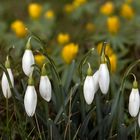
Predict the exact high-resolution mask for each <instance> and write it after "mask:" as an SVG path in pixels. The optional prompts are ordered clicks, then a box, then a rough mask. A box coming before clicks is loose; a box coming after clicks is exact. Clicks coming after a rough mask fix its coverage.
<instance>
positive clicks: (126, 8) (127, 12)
mask: <svg viewBox="0 0 140 140" xmlns="http://www.w3.org/2000/svg"><path fill="white" fill-rule="evenodd" d="M121 15H122V16H123V17H124V18H126V19H132V18H133V17H134V10H133V9H132V7H131V6H130V5H129V4H123V5H122V7H121Z"/></svg>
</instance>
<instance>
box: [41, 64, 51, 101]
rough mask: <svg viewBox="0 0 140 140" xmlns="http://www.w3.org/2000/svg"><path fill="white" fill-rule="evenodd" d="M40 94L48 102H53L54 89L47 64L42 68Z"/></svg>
mask: <svg viewBox="0 0 140 140" xmlns="http://www.w3.org/2000/svg"><path fill="white" fill-rule="evenodd" d="M39 92H40V95H41V97H42V98H43V99H44V100H46V101H47V102H49V101H50V100H51V92H52V87H51V82H50V80H49V78H48V76H47V73H46V68H45V64H44V65H43V67H42V74H41V78H40V83H39Z"/></svg>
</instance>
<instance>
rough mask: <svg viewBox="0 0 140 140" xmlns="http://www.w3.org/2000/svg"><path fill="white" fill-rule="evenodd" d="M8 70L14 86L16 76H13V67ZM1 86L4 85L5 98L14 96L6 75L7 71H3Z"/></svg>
mask: <svg viewBox="0 0 140 140" xmlns="http://www.w3.org/2000/svg"><path fill="white" fill-rule="evenodd" d="M7 72H8V74H9V77H10V80H11V84H12V86H14V77H13V74H12V71H11V69H10V68H8V69H7ZM1 86H2V92H3V95H4V97H5V98H10V97H11V96H12V94H11V90H10V86H9V82H8V79H7V77H6V74H5V72H3V75H2V81H1Z"/></svg>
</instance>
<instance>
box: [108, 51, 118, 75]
mask: <svg viewBox="0 0 140 140" xmlns="http://www.w3.org/2000/svg"><path fill="white" fill-rule="evenodd" d="M109 60H110V64H111V72H112V73H114V72H115V71H116V68H117V55H116V54H115V53H113V54H112V55H111V56H109Z"/></svg>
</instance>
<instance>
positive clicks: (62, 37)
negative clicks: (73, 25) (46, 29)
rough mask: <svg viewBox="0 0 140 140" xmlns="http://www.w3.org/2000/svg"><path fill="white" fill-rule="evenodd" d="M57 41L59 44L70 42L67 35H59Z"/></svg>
mask: <svg viewBox="0 0 140 140" xmlns="http://www.w3.org/2000/svg"><path fill="white" fill-rule="evenodd" d="M57 41H58V43H59V44H65V43H68V42H69V41H70V35H69V34H67V33H60V34H58V36H57Z"/></svg>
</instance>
